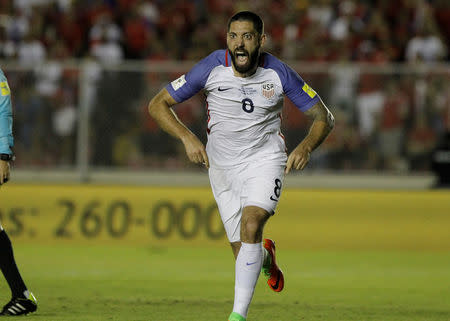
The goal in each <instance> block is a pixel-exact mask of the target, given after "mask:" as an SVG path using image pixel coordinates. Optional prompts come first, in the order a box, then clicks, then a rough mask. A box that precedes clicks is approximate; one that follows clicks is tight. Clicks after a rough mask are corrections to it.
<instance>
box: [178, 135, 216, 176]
mask: <svg viewBox="0 0 450 321" xmlns="http://www.w3.org/2000/svg"><path fill="white" fill-rule="evenodd" d="M182 142H183V144H184V148H185V149H186V154H187V156H188V158H189V160H190V161H191V162H193V163H195V164H203V165H205V167H206V168H209V159H208V155H207V154H206V149H205V146H204V145H203V143H202V142H201V141H200V140H199V139H198V138H197V136H195V135H194V134H189V135H188V136H186V137H185V138H183V139H182Z"/></svg>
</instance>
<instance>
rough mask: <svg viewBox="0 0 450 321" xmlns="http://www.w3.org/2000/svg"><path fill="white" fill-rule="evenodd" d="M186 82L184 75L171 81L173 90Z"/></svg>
mask: <svg viewBox="0 0 450 321" xmlns="http://www.w3.org/2000/svg"><path fill="white" fill-rule="evenodd" d="M185 83H186V79H185V75H183V76H181V77H180V78H178V79H175V80H174V81H172V82H171V84H172V88H173V90H178V89H180V88H181V87H182V86H183V85H184V84H185Z"/></svg>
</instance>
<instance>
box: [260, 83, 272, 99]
mask: <svg viewBox="0 0 450 321" xmlns="http://www.w3.org/2000/svg"><path fill="white" fill-rule="evenodd" d="M262 95H263V96H264V97H266V98H267V99H270V98H272V97H273V95H275V85H274V84H273V83H265V84H263V85H262Z"/></svg>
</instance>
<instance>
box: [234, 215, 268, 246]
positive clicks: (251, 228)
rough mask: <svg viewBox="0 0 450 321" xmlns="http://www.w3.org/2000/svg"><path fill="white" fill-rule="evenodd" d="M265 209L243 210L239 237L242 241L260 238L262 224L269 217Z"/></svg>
mask: <svg viewBox="0 0 450 321" xmlns="http://www.w3.org/2000/svg"><path fill="white" fill-rule="evenodd" d="M269 216H270V215H269V214H268V213H267V211H265V210H263V209H261V208H256V207H255V208H254V209H250V210H246V211H244V213H243V215H242V220H241V238H242V241H244V242H246V241H247V242H251V243H254V242H259V241H261V239H262V232H263V228H264V224H265V223H266V221H267V219H268V218H269Z"/></svg>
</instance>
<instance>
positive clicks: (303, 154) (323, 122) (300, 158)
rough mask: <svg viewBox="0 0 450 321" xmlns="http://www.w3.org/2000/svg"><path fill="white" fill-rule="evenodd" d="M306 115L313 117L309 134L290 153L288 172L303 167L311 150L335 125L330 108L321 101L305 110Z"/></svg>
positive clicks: (287, 165)
mask: <svg viewBox="0 0 450 321" xmlns="http://www.w3.org/2000/svg"><path fill="white" fill-rule="evenodd" d="M305 115H307V116H308V117H309V118H311V119H312V121H313V122H312V124H311V127H310V128H309V132H308V135H306V137H305V138H304V139H303V140H302V141H301V142H300V144H298V145H297V147H296V148H295V149H294V150H293V151H292V153H291V154H290V155H289V157H288V160H287V164H286V171H285V172H286V174H287V173H289V172H290V170H291V169H292V168H294V169H299V170H301V169H303V168H305V166H306V164H308V162H309V158H310V154H311V152H312V151H313V150H314V149H316V148H317V147H318V146H319V145H320V144H321V143H322V142H323V141H324V140H325V138H326V137H327V136H328V134H329V133H330V131H331V130H332V129H333V127H334V117H333V114H332V113H331V112H330V110H329V109H328V108H327V107H326V106H325V105H324V104H323V102H322V100H320V99H319V101H318V102H317V103H316V104H315V105H314V106H313V107H311V108H310V109H308V110H307V111H305Z"/></svg>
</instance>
